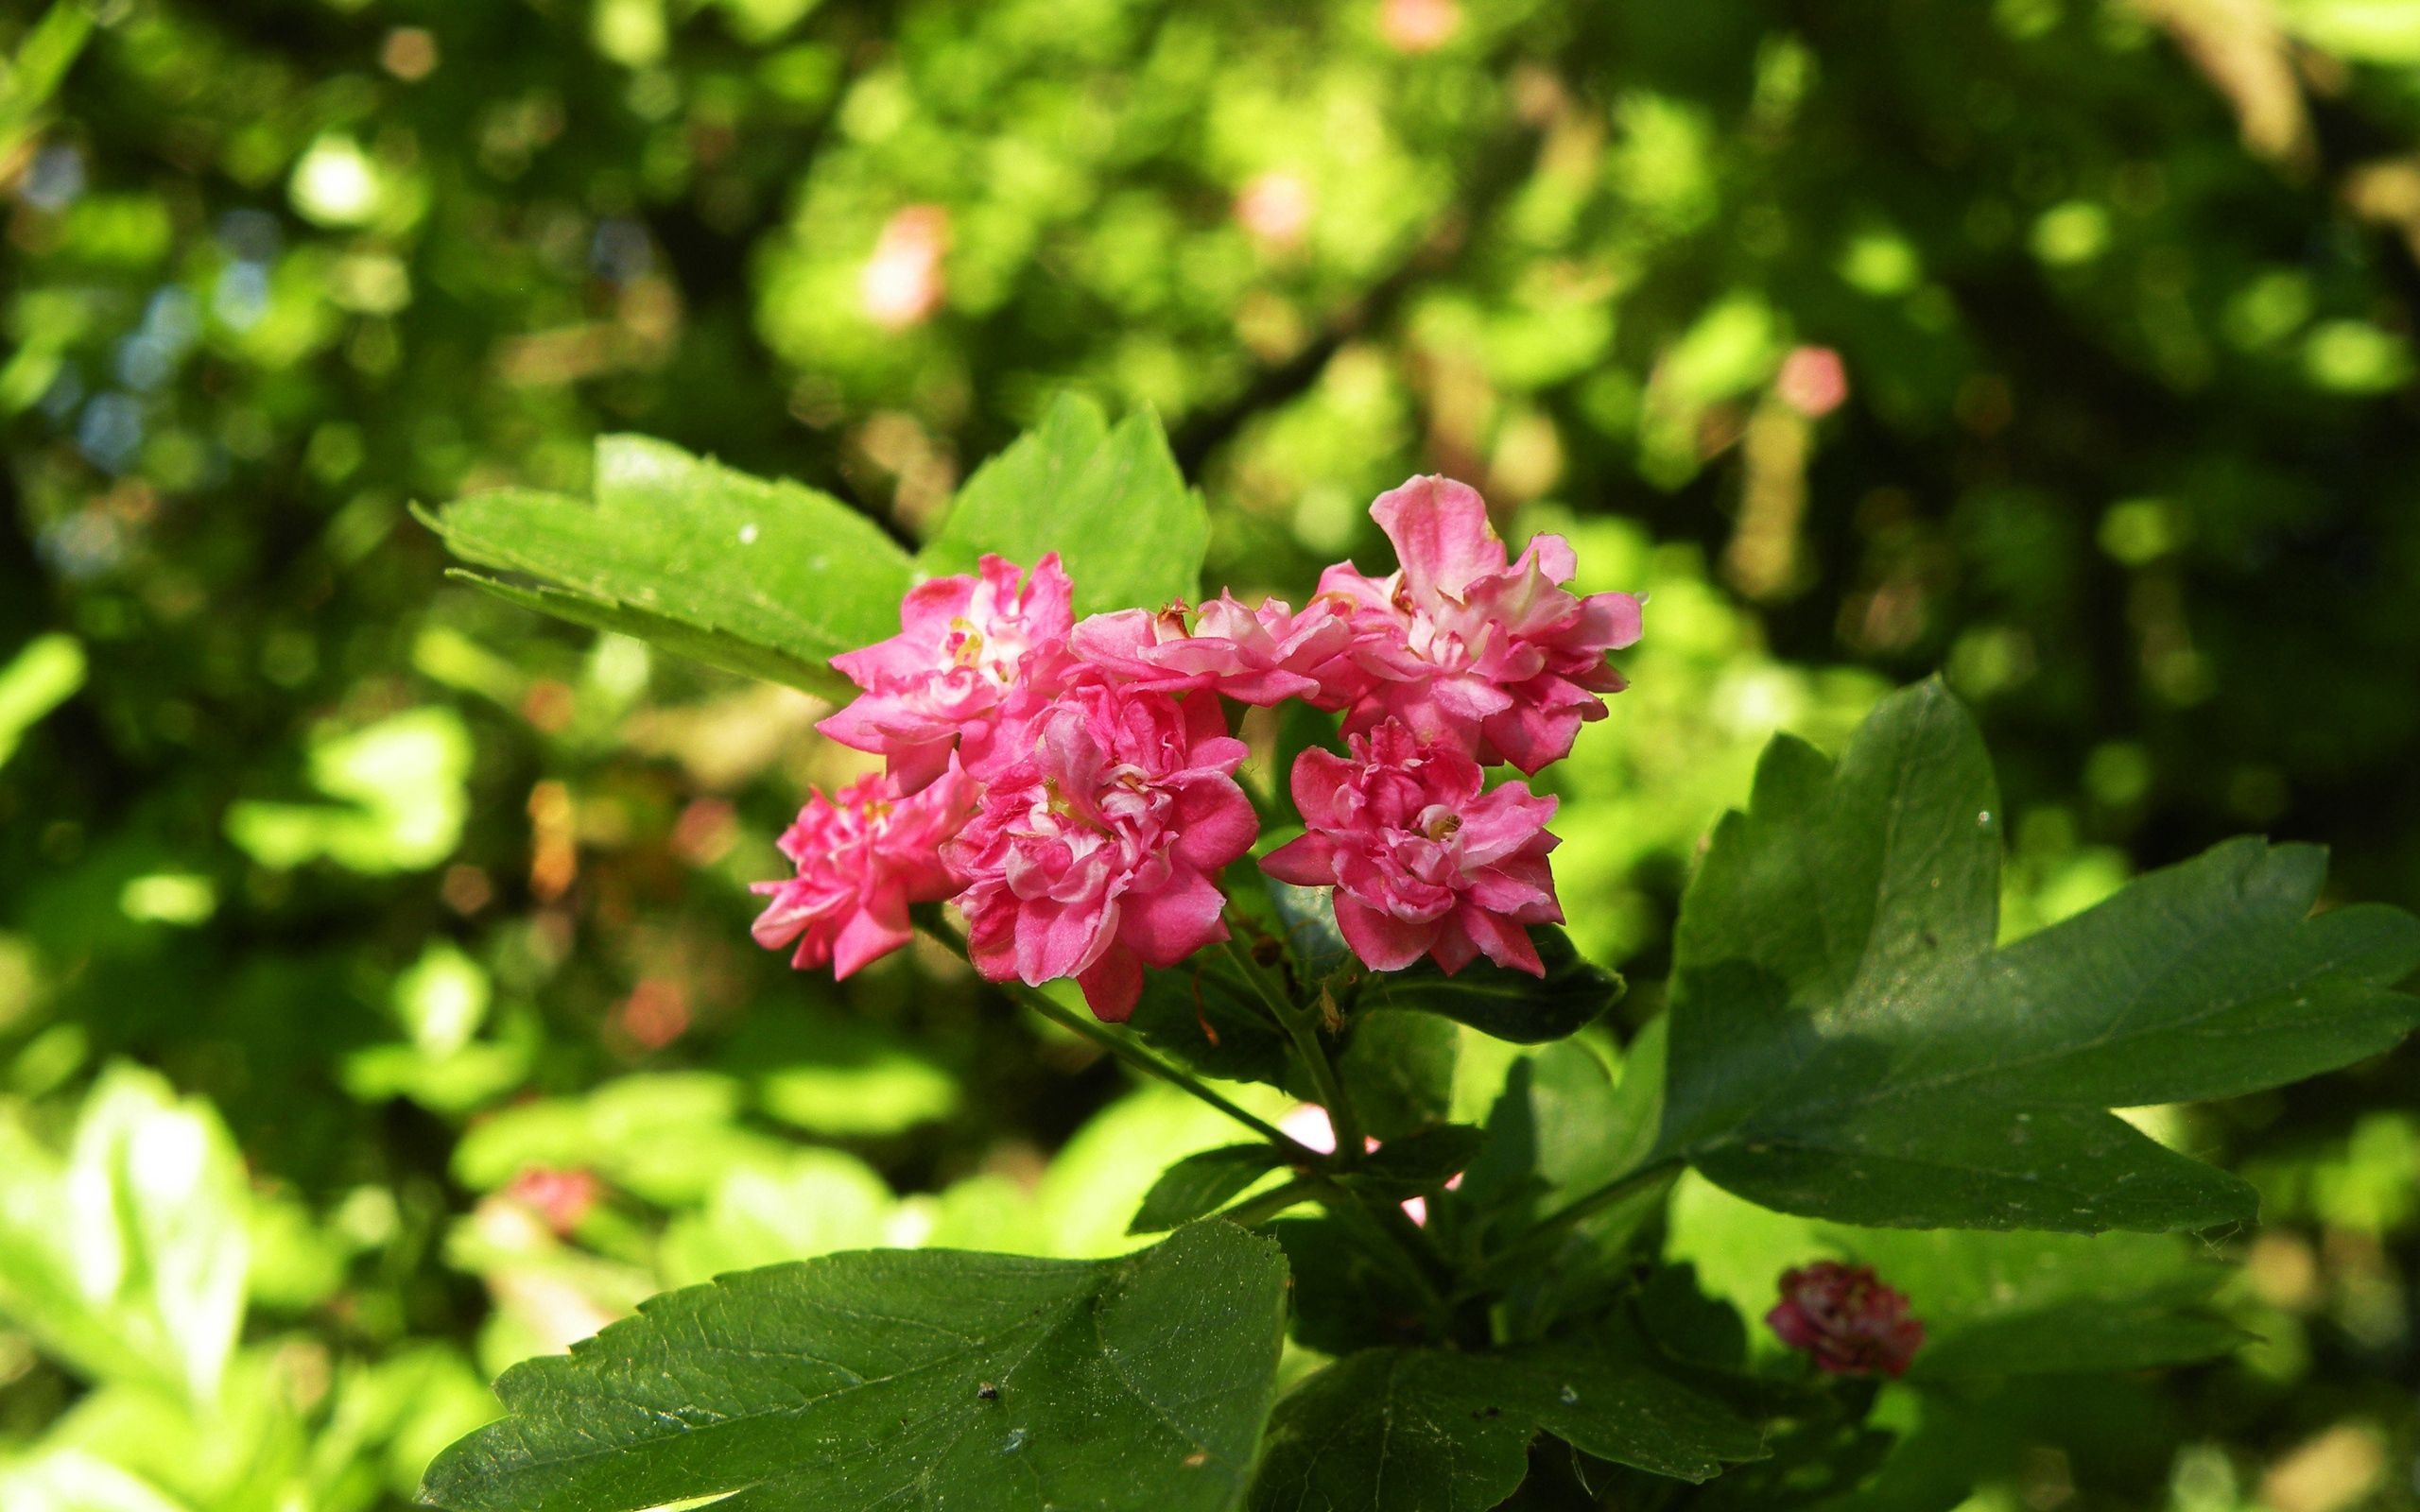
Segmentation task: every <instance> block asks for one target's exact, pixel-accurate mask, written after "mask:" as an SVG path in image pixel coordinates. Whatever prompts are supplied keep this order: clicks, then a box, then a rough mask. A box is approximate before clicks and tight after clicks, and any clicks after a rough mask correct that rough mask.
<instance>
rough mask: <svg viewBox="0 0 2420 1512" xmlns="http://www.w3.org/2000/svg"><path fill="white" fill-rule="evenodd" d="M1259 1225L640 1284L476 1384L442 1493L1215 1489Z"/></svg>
mask: <svg viewBox="0 0 2420 1512" xmlns="http://www.w3.org/2000/svg"><path fill="white" fill-rule="evenodd" d="M1285 1318H1286V1267H1285V1262H1284V1260H1283V1258H1282V1256H1281V1254H1280V1252H1279V1250H1278V1247H1277V1246H1275V1245H1273V1244H1271V1243H1270V1242H1269V1241H1268V1240H1266V1239H1262V1238H1259V1237H1257V1236H1255V1235H1253V1234H1250V1233H1247V1232H1246V1231H1244V1230H1243V1229H1238V1228H1236V1227H1235V1226H1234V1225H1232V1224H1222V1223H1207V1224H1197V1225H1195V1226H1193V1227H1191V1228H1188V1229H1182V1230H1180V1231H1179V1232H1178V1233H1176V1234H1174V1235H1173V1236H1171V1237H1170V1238H1168V1239H1167V1240H1166V1241H1165V1242H1163V1243H1161V1244H1159V1245H1155V1246H1151V1247H1150V1248H1149V1249H1145V1250H1141V1251H1138V1252H1136V1253H1135V1254H1133V1255H1131V1256H1128V1257H1125V1258H1123V1259H1119V1260H1113V1261H1054V1260H1030V1259H1024V1258H1019V1257H1014V1256H1008V1255H980V1254H972V1253H967V1252H962V1251H950V1250H917V1251H897V1250H861V1251H857V1252H854V1253H850V1254H842V1255H832V1256H827V1257H825V1258H823V1259H821V1260H811V1261H805V1262H803V1263H796V1264H788V1265H777V1266H774V1267H772V1268H770V1269H767V1270H755V1271H747V1272H743V1273H741V1274H739V1275H736V1276H728V1277H725V1278H723V1279H722V1280H719V1281H717V1282H716V1283H714V1284H712V1285H710V1286H701V1287H694V1288H691V1289H689V1290H687V1291H681V1292H672V1293H668V1294H666V1295H665V1296H662V1297H656V1298H654V1299H652V1300H651V1301H648V1302H647V1303H646V1304H644V1305H643V1306H642V1307H641V1309H640V1311H639V1315H638V1316H637V1317H635V1318H632V1319H630V1320H629V1321H626V1322H622V1323H617V1324H614V1326H613V1327H611V1328H608V1329H607V1330H605V1332H602V1333H599V1334H598V1335H596V1337H595V1338H593V1339H590V1340H588V1341H587V1342H585V1343H583V1344H580V1345H579V1346H577V1347H575V1349H573V1351H572V1353H571V1354H570V1355H569V1356H568V1357H563V1356H556V1357H549V1358H543V1359H537V1360H531V1361H527V1362H525V1363H523V1364H521V1365H518V1366H514V1367H513V1368H512V1369H510V1370H509V1371H507V1372H506V1373H505V1375H504V1377H503V1379H502V1380H501V1381H499V1382H498V1383H497V1385H496V1390H497V1393H498V1395H500V1396H501V1397H502V1398H503V1399H504V1402H505V1405H506V1407H507V1408H508V1409H510V1417H506V1418H504V1419H503V1420H502V1421H499V1422H496V1423H493V1424H491V1425H489V1426H488V1427H486V1428H482V1429H480V1430H479V1431H478V1432H477V1433H475V1434H473V1435H470V1436H469V1437H467V1438H465V1439H462V1440H461V1441H460V1442H458V1443H457V1444H455V1445H454V1447H453V1448H451V1449H449V1450H447V1451H446V1452H444V1453H443V1454H441V1455H440V1456H439V1457H438V1460H437V1462H436V1463H435V1464H434V1465H432V1466H431V1467H430V1468H429V1470H428V1475H427V1479H426V1481H425V1482H424V1483H423V1486H422V1487H421V1499H422V1500H423V1502H426V1503H430V1504H432V1505H435V1506H440V1507H446V1508H451V1509H453V1512H526V1509H527V1508H531V1507H541V1506H543V1507H545V1508H547V1509H548V1512H639V1509H642V1508H649V1507H657V1506H662V1505H664V1504H665V1503H676V1502H677V1503H686V1502H689V1501H692V1500H694V1499H698V1498H711V1497H722V1498H723V1499H722V1500H720V1501H717V1503H715V1504H716V1505H717V1507H721V1508H726V1509H728V1512H849V1509H851V1508H871V1507H877V1506H890V1505H897V1504H909V1505H934V1506H939V1505H961V1504H962V1505H968V1506H979V1507H991V1508H1002V1509H1006V1508H1026V1509H1031V1512H1040V1509H1041V1508H1044V1507H1056V1508H1062V1509H1065V1512H1077V1509H1086V1508H1089V1509H1095V1512H1112V1509H1121V1508H1126V1507H1132V1506H1134V1505H1136V1504H1137V1503H1150V1505H1152V1506H1153V1507H1155V1508H1160V1509H1164V1512H1224V1509H1227V1508H1232V1507H1235V1506H1237V1505H1239V1504H1240V1503H1241V1502H1242V1499H1243V1496H1244V1493H1245V1489H1246V1486H1247V1484H1248V1482H1249V1479H1250V1476H1251V1473H1252V1466H1253V1457H1254V1452H1255V1450H1256V1448H1257V1446H1258V1444H1259V1441H1260V1435H1261V1430H1262V1425H1263V1424H1264V1423H1265V1422H1266V1420H1267V1418H1268V1416H1269V1412H1270V1407H1271V1400H1272V1399H1273V1397H1274V1395H1275V1383H1276V1372H1277V1355H1278V1349H1279V1344H1280V1340H1281V1337H1282V1335H1283V1333H1284V1330H1285Z"/></svg>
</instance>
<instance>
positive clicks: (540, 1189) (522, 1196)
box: [504, 1165, 605, 1239]
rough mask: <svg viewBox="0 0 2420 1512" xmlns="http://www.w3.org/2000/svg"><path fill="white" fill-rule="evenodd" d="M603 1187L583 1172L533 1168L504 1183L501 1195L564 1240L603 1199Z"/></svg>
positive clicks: (534, 1166) (590, 1175)
mask: <svg viewBox="0 0 2420 1512" xmlns="http://www.w3.org/2000/svg"><path fill="white" fill-rule="evenodd" d="M604 1193H605V1184H604V1183H603V1182H601V1181H599V1180H597V1179H596V1176H595V1175H594V1174H592V1173H590V1172H587V1171H579V1170H571V1171H558V1170H554V1169H551V1168H550V1167H547V1166H543V1165H533V1166H530V1167H528V1168H527V1169H526V1170H524V1171H523V1172H522V1173H521V1174H520V1175H519V1176H516V1177H513V1178H512V1180H511V1181H510V1183H508V1184H507V1185H506V1187H505V1189H504V1194H505V1195H506V1196H508V1197H510V1198H511V1199H512V1200H513V1201H515V1202H518V1203H520V1204H521V1205H522V1206H524V1207H526V1208H528V1209H530V1210H531V1211H534V1212H536V1213H537V1214H538V1215H539V1216H540V1217H542V1218H544V1219H545V1220H546V1227H547V1228H549V1229H553V1230H554V1231H555V1237H556V1238H558V1239H568V1238H570V1237H571V1232H572V1230H573V1229H578V1228H579V1226H580V1224H581V1223H582V1222H583V1221H584V1220H585V1219H586V1218H587V1217H588V1213H589V1210H590V1209H592V1208H594V1207H596V1201H597V1199H598V1198H599V1197H601V1196H603V1195H604Z"/></svg>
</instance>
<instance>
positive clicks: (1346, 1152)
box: [1227, 936, 1362, 1168]
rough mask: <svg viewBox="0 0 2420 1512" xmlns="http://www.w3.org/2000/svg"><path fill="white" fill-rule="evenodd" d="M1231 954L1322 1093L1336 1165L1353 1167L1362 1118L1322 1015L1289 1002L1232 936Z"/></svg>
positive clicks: (1358, 1152) (1357, 1158) (1359, 1152)
mask: <svg viewBox="0 0 2420 1512" xmlns="http://www.w3.org/2000/svg"><path fill="white" fill-rule="evenodd" d="M1227 954H1229V955H1230V956H1232V957H1234V959H1235V962H1236V966H1237V967H1238V968H1239V969H1240V970H1241V971H1243V973H1244V976H1245V977H1246V978H1247V979H1248V980H1249V981H1250V982H1251V983H1252V986H1253V991H1255V992H1257V993H1258V994H1259V995H1260V1001H1261V1004H1262V1005H1264V1006H1265V1007H1267V1008H1268V1009H1269V1011H1270V1012H1271V1013H1272V1014H1274V1015H1275V1016H1276V1018H1277V1022H1279V1023H1281V1024H1283V1025H1284V1026H1285V1028H1286V1036H1287V1038H1288V1040H1292V1041H1293V1043H1294V1053H1295V1055H1296V1056H1298V1057H1301V1059H1302V1062H1303V1070H1304V1071H1305V1072H1306V1073H1307V1074H1309V1075H1310V1078H1311V1087H1312V1090H1313V1091H1316V1092H1317V1093H1318V1094H1319V1099H1320V1103H1321V1106H1322V1107H1324V1108H1326V1109H1327V1118H1328V1125H1329V1126H1330V1128H1331V1129H1333V1130H1334V1132H1335V1135H1336V1156H1335V1160H1336V1163H1337V1164H1338V1165H1340V1166H1342V1167H1347V1168H1350V1167H1352V1166H1355V1165H1357V1164H1359V1163H1360V1161H1361V1155H1362V1150H1361V1116H1360V1113H1359V1111H1358V1110H1357V1108H1354V1106H1353V1097H1352V1094H1351V1093H1349V1092H1347V1091H1345V1090H1344V1077H1343V1075H1342V1074H1340V1072H1339V1071H1338V1070H1337V1067H1336V1057H1334V1056H1332V1055H1330V1054H1328V1048H1327V1041H1326V1040H1322V1038H1321V1037H1320V1025H1319V1013H1318V1010H1316V1009H1313V1008H1306V1007H1303V1006H1300V1005H1296V1004H1293V1003H1290V1002H1288V1000H1287V997H1286V995H1285V994H1284V993H1282V992H1280V991H1278V990H1276V989H1275V988H1272V987H1271V985H1270V982H1269V976H1268V973H1267V972H1265V971H1262V970H1261V967H1260V963H1259V962H1257V961H1255V960H1253V958H1252V953H1251V952H1250V951H1249V950H1247V949H1245V948H1244V947H1243V946H1241V945H1238V944H1237V943H1236V940H1235V938H1234V937H1233V936H1229V938H1228V940H1227Z"/></svg>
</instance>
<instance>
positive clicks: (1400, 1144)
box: [1345, 1124, 1487, 1199]
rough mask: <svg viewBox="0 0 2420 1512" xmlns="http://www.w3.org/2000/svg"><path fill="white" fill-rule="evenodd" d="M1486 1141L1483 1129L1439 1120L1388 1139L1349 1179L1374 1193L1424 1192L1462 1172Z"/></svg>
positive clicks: (1393, 1195) (1402, 1194)
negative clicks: (1436, 1122)
mask: <svg viewBox="0 0 2420 1512" xmlns="http://www.w3.org/2000/svg"><path fill="white" fill-rule="evenodd" d="M1486 1145H1487V1134H1486V1131H1484V1130H1482V1129H1478V1128H1474V1127H1472V1126H1471V1125H1468V1124H1435V1125H1430V1126H1428V1127H1426V1128H1424V1129H1416V1130H1414V1131H1413V1132H1411V1133H1409V1134H1405V1135H1402V1136H1400V1137H1398V1138H1395V1139H1392V1140H1389V1141H1387V1142H1386V1143H1384V1144H1381V1145H1380V1146H1378V1148H1377V1149H1375V1150H1374V1151H1372V1152H1371V1153H1370V1156H1369V1158H1368V1159H1367V1160H1363V1161H1362V1162H1361V1164H1360V1166H1359V1168H1358V1169H1357V1170H1355V1171H1354V1172H1352V1173H1351V1174H1350V1175H1349V1176H1348V1177H1346V1178H1345V1179H1346V1181H1347V1182H1348V1184H1350V1185H1352V1186H1354V1187H1356V1188H1357V1189H1359V1190H1361V1191H1365V1192H1368V1193H1370V1194H1373V1195H1374V1196H1379V1197H1387V1198H1395V1199H1399V1198H1403V1197H1413V1196H1420V1195H1423V1194H1426V1193H1431V1192H1434V1191H1436V1190H1437V1189H1438V1188H1440V1187H1442V1186H1443V1185H1444V1184H1445V1183H1446V1182H1448V1181H1450V1180H1452V1179H1453V1178H1454V1177H1458V1176H1460V1175H1461V1174H1462V1172H1463V1171H1464V1170H1466V1169H1467V1168H1468V1167H1469V1165H1470V1163H1471V1161H1473V1160H1477V1159H1478V1153H1479V1151H1480V1150H1482V1149H1484V1148H1485V1147H1486Z"/></svg>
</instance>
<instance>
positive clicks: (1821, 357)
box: [1773, 347, 1849, 420]
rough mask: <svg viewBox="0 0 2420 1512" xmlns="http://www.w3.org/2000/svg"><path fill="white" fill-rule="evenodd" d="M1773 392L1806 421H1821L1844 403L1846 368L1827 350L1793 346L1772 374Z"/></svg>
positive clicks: (1838, 358)
mask: <svg viewBox="0 0 2420 1512" xmlns="http://www.w3.org/2000/svg"><path fill="white" fill-rule="evenodd" d="M1773 392H1774V393H1776V394H1778V395H1780V396H1781V402H1782V403H1783V404H1788V405H1789V407H1790V408H1792V409H1794V410H1796V411H1798V412H1799V413H1800V414H1802V415H1804V416H1806V418H1807V419H1808V420H1822V419H1823V418H1824V416H1826V415H1828V414H1830V413H1831V412H1832V411H1834V410H1836V409H1838V408H1840V407H1841V404H1845V403H1846V402H1847V400H1848V397H1849V370H1848V367H1847V365H1846V364H1844V363H1842V362H1841V354H1840V353H1839V352H1835V351H1833V350H1832V349H1831V348H1829V347H1793V348H1792V349H1790V353H1789V356H1787V357H1784V358H1782V360H1781V370H1780V371H1779V372H1777V373H1775V374H1774V375H1773Z"/></svg>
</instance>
